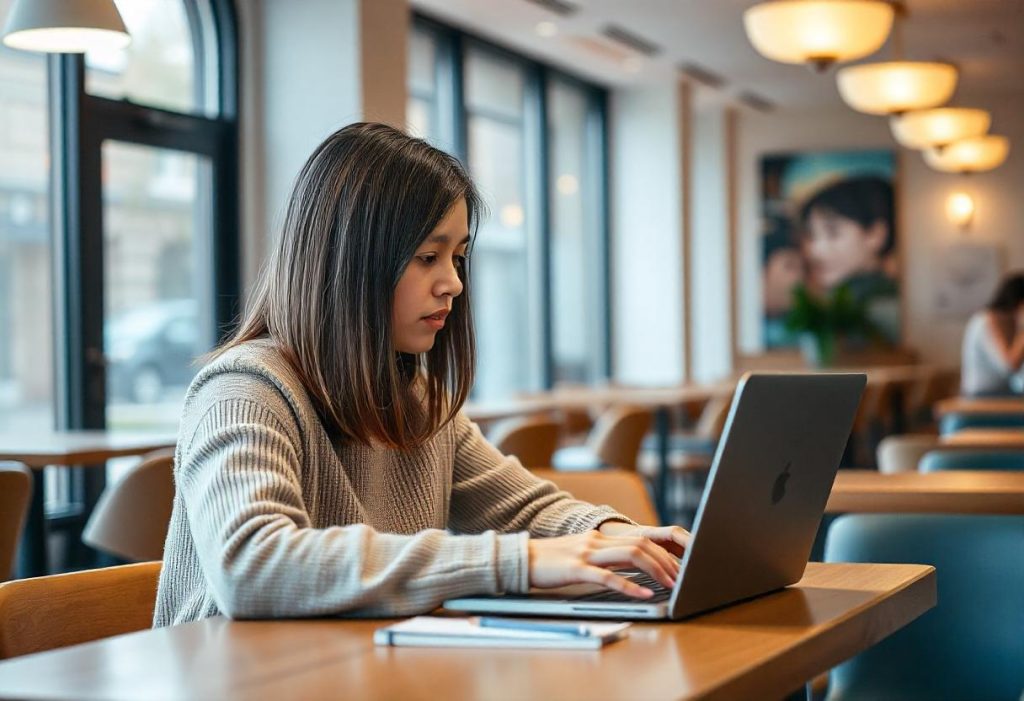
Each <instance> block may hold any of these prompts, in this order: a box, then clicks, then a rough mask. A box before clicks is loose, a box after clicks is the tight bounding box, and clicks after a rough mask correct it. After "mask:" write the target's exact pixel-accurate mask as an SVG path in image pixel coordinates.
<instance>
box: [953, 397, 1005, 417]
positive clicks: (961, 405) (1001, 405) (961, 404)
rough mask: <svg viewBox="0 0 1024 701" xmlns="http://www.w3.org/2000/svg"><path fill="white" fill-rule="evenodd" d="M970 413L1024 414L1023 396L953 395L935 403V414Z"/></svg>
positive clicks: (980, 414) (984, 414)
mask: <svg viewBox="0 0 1024 701" xmlns="http://www.w3.org/2000/svg"><path fill="white" fill-rule="evenodd" d="M947 414H968V415H972V416H987V415H992V414H1024V398H1022V397H1016V398H1014V397H991V398H974V397H952V398H950V399H943V400H942V401H939V402H936V403H935V415H936V416H938V417H943V416H946V415H947Z"/></svg>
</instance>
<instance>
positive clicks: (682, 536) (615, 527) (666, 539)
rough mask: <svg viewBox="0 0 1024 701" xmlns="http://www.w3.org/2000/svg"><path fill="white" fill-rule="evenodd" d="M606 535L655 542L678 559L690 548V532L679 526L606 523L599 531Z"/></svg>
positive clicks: (619, 522) (621, 522) (620, 522)
mask: <svg viewBox="0 0 1024 701" xmlns="http://www.w3.org/2000/svg"><path fill="white" fill-rule="evenodd" d="M597 530H599V531H600V532H601V533H603V534H604V535H612V536H633V537H637V538H647V539H649V540H653V541H654V542H655V543H657V544H658V545H660V546H661V547H663V548H665V549H666V550H668V551H669V552H670V553H672V554H673V555H675V556H676V557H682V556H683V551H684V550H686V549H687V548H688V547H690V537H691V536H690V532H689V531H687V530H686V529H685V528H680V527H679V526H634V525H632V524H630V523H625V522H623V521H605V522H604V523H602V524H601V525H600V526H599V527H598V529H597Z"/></svg>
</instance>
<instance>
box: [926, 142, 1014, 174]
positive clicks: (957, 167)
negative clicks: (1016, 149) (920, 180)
mask: <svg viewBox="0 0 1024 701" xmlns="http://www.w3.org/2000/svg"><path fill="white" fill-rule="evenodd" d="M1009 153H1010V140H1009V139H1007V138H1006V137H1005V136H996V135H994V134H989V135H988V136H979V137H977V138H974V139H964V140H963V141H955V142H953V143H952V144H949V145H948V146H946V148H944V149H942V150H941V151H940V150H938V149H928V150H927V151H925V152H924V160H925V163H927V164H928V165H930V166H931V167H932V168H934V169H935V170H941V171H943V172H946V173H977V172H980V171H983V170H992V169H993V168H998V167H999V166H1000V165H1002V164H1003V161H1005V160H1006V156H1007V155H1008V154H1009Z"/></svg>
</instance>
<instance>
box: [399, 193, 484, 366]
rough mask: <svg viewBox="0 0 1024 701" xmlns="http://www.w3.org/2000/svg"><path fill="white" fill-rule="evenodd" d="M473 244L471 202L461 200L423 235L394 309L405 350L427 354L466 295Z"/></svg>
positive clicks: (401, 285) (402, 280) (400, 284)
mask: <svg viewBox="0 0 1024 701" xmlns="http://www.w3.org/2000/svg"><path fill="white" fill-rule="evenodd" d="M468 245H469V216H468V213H467V211H466V201H465V200H464V199H459V201H458V202H456V203H455V205H454V206H453V207H452V208H451V211H449V212H448V214H447V215H446V216H445V218H444V219H443V220H441V223H439V224H438V225H437V226H436V227H435V228H434V230H433V231H432V232H430V235H429V236H427V238H426V239H424V241H423V243H421V244H420V247H419V248H417V249H416V253H415V255H414V256H413V257H412V260H411V261H409V265H407V266H406V268H405V270H404V271H403V272H402V277H401V278H399V280H398V286H397V287H395V298H394V304H393V305H392V309H391V334H392V341H393V342H394V345H395V349H396V350H398V351H399V352H401V353H413V354H415V353H426V352H427V351H428V350H430V349H431V348H433V347H434V339H435V337H436V336H437V333H438V331H440V330H441V329H442V328H444V325H445V321H446V317H447V315H448V313H449V312H450V311H451V308H452V300H453V299H455V298H456V297H458V296H459V295H460V294H462V281H461V280H460V279H459V270H460V269H461V268H462V266H463V265H464V264H465V258H466V248H467V246H468Z"/></svg>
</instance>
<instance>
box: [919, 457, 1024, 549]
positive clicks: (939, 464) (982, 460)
mask: <svg viewBox="0 0 1024 701" xmlns="http://www.w3.org/2000/svg"><path fill="white" fill-rule="evenodd" d="M917 469H918V470H919V471H921V472H939V471H941V470H1024V450H978V451H973V450H931V451H928V452H927V453H925V454H924V457H922V458H921V462H919V463H918V466H917ZM1022 557H1024V555H1022Z"/></svg>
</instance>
